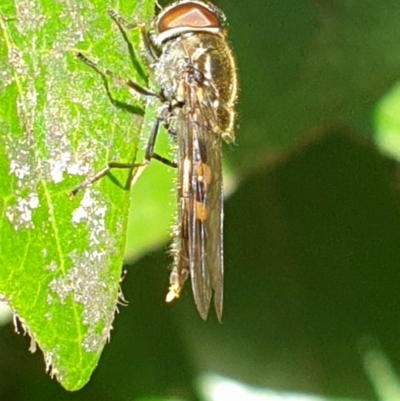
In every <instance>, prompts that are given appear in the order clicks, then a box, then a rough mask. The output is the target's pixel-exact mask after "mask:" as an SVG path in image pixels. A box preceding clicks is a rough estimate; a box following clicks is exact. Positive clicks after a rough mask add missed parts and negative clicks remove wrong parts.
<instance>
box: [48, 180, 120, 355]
mask: <svg viewBox="0 0 400 401" xmlns="http://www.w3.org/2000/svg"><path fill="white" fill-rule="evenodd" d="M106 212H107V206H106V203H105V202H104V200H102V198H101V196H100V193H99V191H97V190H95V189H93V188H87V189H86V190H85V193H84V196H83V198H82V200H81V202H80V204H79V206H78V207H77V208H76V209H75V211H74V212H73V213H72V217H71V223H72V225H73V226H75V227H78V226H81V225H83V226H84V227H85V228H86V230H87V232H88V247H87V250H85V251H83V252H82V253H79V252H78V251H76V250H75V251H73V252H71V253H70V254H69V258H70V261H71V265H72V267H71V268H69V270H68V271H67V272H66V275H65V276H59V277H57V278H55V279H53V280H52V281H51V283H50V290H51V292H52V293H53V294H55V295H57V297H58V299H59V301H60V302H61V304H65V303H66V302H67V300H68V299H69V298H68V297H69V296H70V297H72V300H73V302H75V303H78V304H80V305H82V306H83V312H82V321H83V324H84V325H86V326H88V331H87V334H86V336H85V338H84V339H83V341H82V347H83V349H84V350H85V351H88V352H97V351H99V350H100V349H101V347H102V346H103V345H104V343H105V341H106V339H107V337H108V335H109V332H110V330H111V324H112V321H113V318H114V311H115V303H116V301H117V299H116V294H115V288H114V289H112V288H108V286H107V285H106V283H105V282H104V279H103V277H106V276H107V272H108V270H109V267H110V263H111V262H110V257H111V255H112V253H113V252H114V250H115V244H114V239H113V238H112V237H111V236H110V234H109V233H108V230H107V228H106V222H105V217H106ZM99 327H101V328H102V330H101V332H100V333H99Z"/></svg>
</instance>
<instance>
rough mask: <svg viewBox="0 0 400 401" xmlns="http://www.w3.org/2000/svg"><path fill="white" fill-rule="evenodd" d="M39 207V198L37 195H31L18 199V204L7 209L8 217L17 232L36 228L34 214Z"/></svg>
mask: <svg viewBox="0 0 400 401" xmlns="http://www.w3.org/2000/svg"><path fill="white" fill-rule="evenodd" d="M38 207H39V198H38V196H37V194H36V193H34V192H33V193H30V194H28V196H27V197H26V198H21V197H17V199H16V203H15V204H13V205H12V206H8V207H7V208H6V216H7V219H8V221H9V222H10V223H11V224H12V226H13V227H14V228H15V230H19V229H21V228H29V229H33V228H35V225H34V224H33V220H32V212H33V211H34V210H35V209H37V208H38Z"/></svg>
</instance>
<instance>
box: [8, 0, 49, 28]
mask: <svg viewBox="0 0 400 401" xmlns="http://www.w3.org/2000/svg"><path fill="white" fill-rule="evenodd" d="M15 11H16V14H17V15H16V21H17V23H16V27H17V29H18V31H19V33H20V34H22V35H26V34H28V33H30V32H35V31H38V30H39V29H41V28H42V27H43V25H44V24H45V22H46V16H45V14H44V13H43V12H42V10H41V6H40V3H39V2H36V1H32V0H18V1H17V2H15Z"/></svg>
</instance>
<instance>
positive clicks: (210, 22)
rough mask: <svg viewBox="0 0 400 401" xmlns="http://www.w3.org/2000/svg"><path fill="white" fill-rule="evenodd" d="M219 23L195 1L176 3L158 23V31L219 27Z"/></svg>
mask: <svg viewBox="0 0 400 401" xmlns="http://www.w3.org/2000/svg"><path fill="white" fill-rule="evenodd" d="M220 26H221V23H220V21H219V19H218V18H217V16H216V15H215V14H214V13H213V12H211V11H210V10H208V9H207V8H205V7H202V6H201V5H199V4H195V3H186V4H182V5H178V6H176V7H174V8H172V9H171V10H169V11H167V12H166V13H165V15H163V16H162V18H161V19H160V21H159V23H158V32H160V33H162V32H165V31H167V30H168V29H173V28H181V27H191V28H219V27H220Z"/></svg>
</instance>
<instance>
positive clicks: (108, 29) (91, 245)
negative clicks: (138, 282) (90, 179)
mask: <svg viewBox="0 0 400 401" xmlns="http://www.w3.org/2000/svg"><path fill="white" fill-rule="evenodd" d="M137 3H139V5H138V4H137ZM108 5H109V3H108V2H105V1H100V0H99V1H91V2H80V1H70V2H54V1H52V0H41V1H34V2H28V1H26V2H25V1H18V2H15V4H13V2H11V1H7V2H5V4H4V3H3V4H1V6H0V28H1V32H0V66H1V68H0V71H1V74H2V76H1V80H0V97H1V99H0V105H1V106H0V212H1V220H0V233H1V251H0V266H1V269H0V299H4V300H6V301H7V302H8V303H9V305H10V306H11V307H12V309H13V311H14V313H15V314H16V316H18V318H19V320H20V322H21V323H22V326H23V329H24V330H26V331H27V332H28V333H29V335H30V336H31V338H32V347H31V348H32V350H33V349H34V348H35V347H34V346H33V345H34V344H35V342H36V343H37V344H38V346H39V347H40V348H41V350H42V351H43V353H44V357H45V361H46V369H47V370H48V371H49V372H50V374H51V375H52V376H56V378H57V379H58V380H59V381H60V382H61V384H62V385H63V386H64V387H65V388H66V389H68V390H77V389H79V388H81V387H82V386H84V385H85V384H86V383H87V382H88V381H89V379H90V375H91V373H92V372H93V370H94V368H95V366H96V365H97V363H98V360H99V357H100V354H101V352H102V349H103V347H104V345H105V343H106V341H107V340H108V338H109V336H110V330H111V328H112V322H113V319H114V314H115V310H116V305H117V302H118V298H119V296H120V295H119V282H120V275H121V265H122V258H123V251H124V243H125V231H126V224H127V215H128V208H129V192H128V191H124V190H122V189H121V187H123V186H124V185H125V182H126V179H127V176H128V172H127V171H126V170H120V171H114V170H113V171H112V174H110V175H109V176H108V177H105V178H103V179H100V180H99V181H97V182H96V183H94V184H93V185H91V186H88V187H87V188H85V189H84V190H82V191H81V192H80V193H78V195H77V196H76V197H75V198H73V199H71V197H69V196H68V193H69V192H70V191H71V190H72V189H73V188H74V187H75V186H76V185H78V184H79V183H81V182H82V181H83V180H84V179H85V178H86V177H87V176H88V175H90V174H92V173H94V172H96V171H98V170H99V169H101V168H102V167H104V166H105V165H106V164H107V162H109V161H121V162H125V163H127V162H131V161H132V160H133V158H134V156H135V153H136V147H137V143H138V137H139V132H140V126H141V123H142V121H143V117H141V116H140V115H137V116H133V115H132V114H130V113H128V112H127V110H126V109H125V110H124V108H123V107H120V108H118V107H114V105H113V104H112V103H111V102H110V99H109V98H108V97H107V93H106V91H105V87H104V83H103V80H102V79H101V77H100V76H99V75H98V74H97V73H96V72H95V71H94V70H92V69H90V68H89V67H88V66H86V65H84V64H83V63H81V62H80V61H79V60H77V58H76V57H75V53H76V51H77V50H78V49H79V51H81V52H83V53H84V54H85V55H87V56H88V58H90V59H91V60H94V61H95V62H98V64H99V66H100V67H101V68H109V69H110V70H113V71H115V72H116V73H118V75H120V76H121V77H129V78H131V79H133V80H136V81H138V82H140V83H141V84H143V85H146V78H145V76H144V75H143V73H141V71H140V70H139V71H137V70H136V69H135V68H134V66H133V65H132V63H131V62H130V59H129V54H128V51H127V46H126V42H125V41H124V40H123V37H122V35H121V33H120V32H119V30H118V28H117V27H116V25H115V24H114V23H113V22H112V20H111V19H110V18H109V16H108V15H107V12H106V7H107V6H108ZM111 6H113V5H111ZM114 9H116V11H117V12H121V13H122V15H123V16H125V17H126V18H127V19H128V18H129V16H132V15H133V14H134V15H135V19H136V20H139V21H148V19H149V18H150V17H151V16H152V13H153V10H154V4H153V2H152V1H146V2H145V4H144V2H143V1H142V2H140V1H139V2H136V1H132V0H129V1H121V2H120V3H118V9H117V8H116V7H114ZM129 38H130V39H131V41H132V43H133V44H134V47H135V49H136V50H137V48H138V42H139V34H138V32H137V30H136V31H135V30H133V31H132V32H129ZM110 88H111V91H112V96H113V97H115V98H118V99H119V100H121V101H126V102H128V103H130V104H131V105H132V106H133V107H134V108H135V110H137V111H139V112H140V110H143V109H144V102H143V100H141V99H135V98H133V97H132V96H131V94H130V93H129V92H128V90H127V89H125V88H121V87H118V85H116V84H111V85H110ZM142 116H143V112H142ZM148 118H150V117H148V116H146V117H145V119H146V120H147V119H148Z"/></svg>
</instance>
